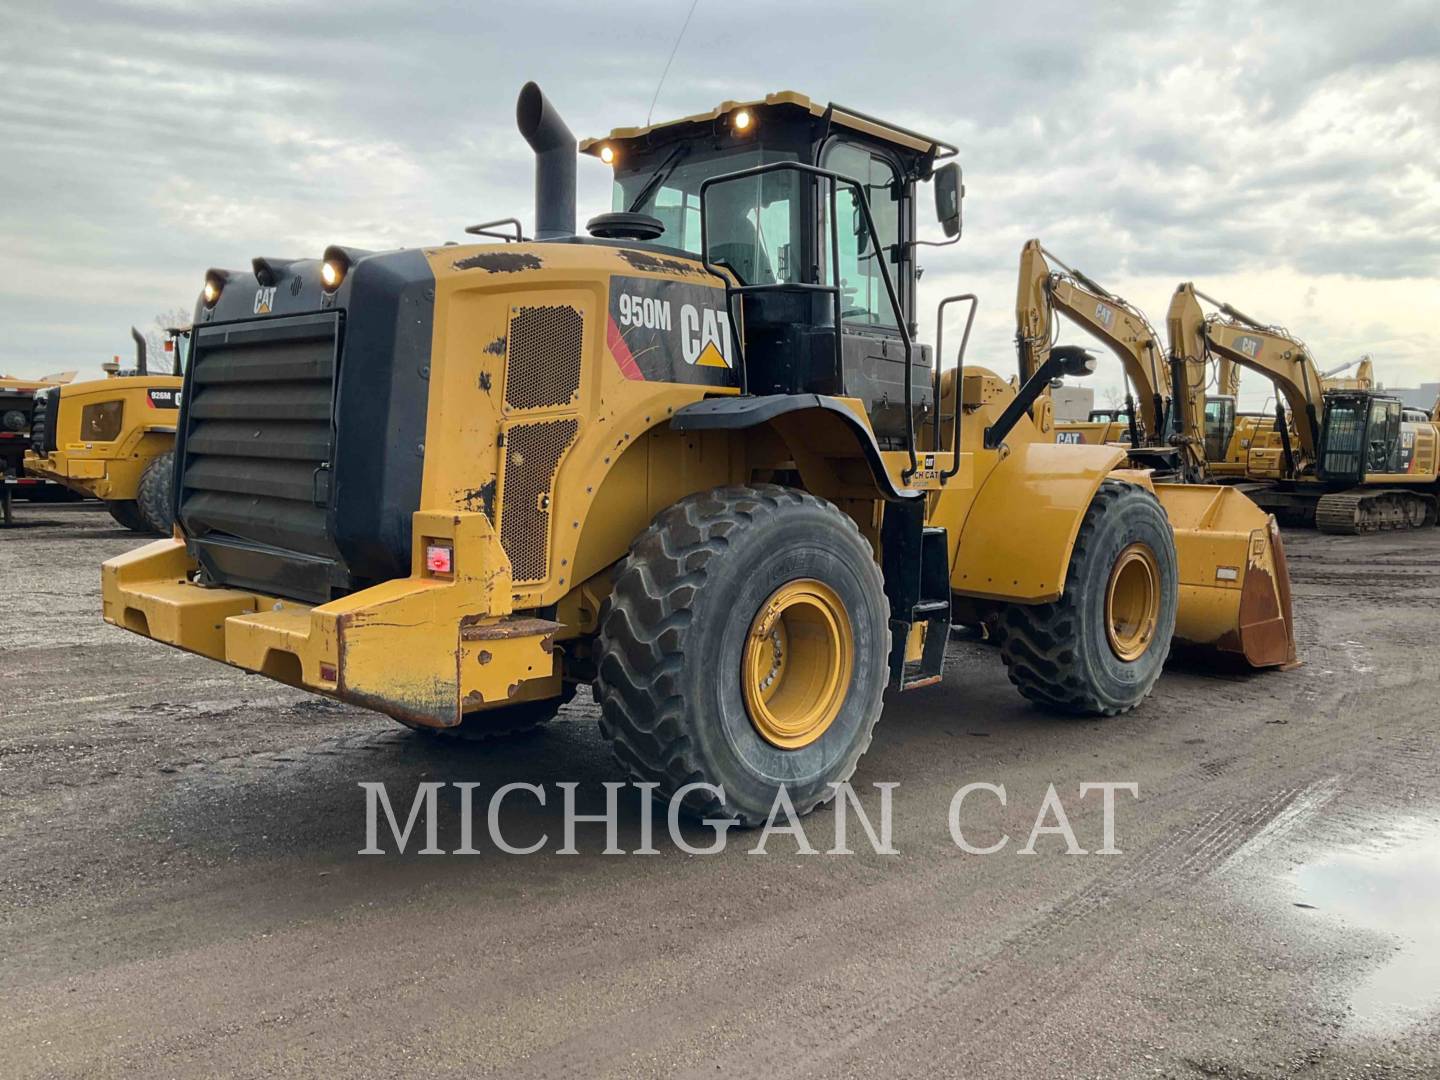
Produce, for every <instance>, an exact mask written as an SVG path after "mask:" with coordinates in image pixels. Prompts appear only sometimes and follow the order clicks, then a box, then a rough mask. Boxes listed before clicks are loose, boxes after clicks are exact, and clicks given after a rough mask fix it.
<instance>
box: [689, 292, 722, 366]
mask: <svg viewBox="0 0 1440 1080" xmlns="http://www.w3.org/2000/svg"><path fill="white" fill-rule="evenodd" d="M680 351H681V353H682V354H683V355H684V357H685V362H686V363H687V364H698V365H699V366H700V367H714V368H728V367H729V366H730V317H729V316H728V315H727V314H725V312H723V311H716V310H715V309H714V308H710V307H699V308H697V307H696V306H695V305H694V304H685V305H683V306H682V307H681V308H680Z"/></svg>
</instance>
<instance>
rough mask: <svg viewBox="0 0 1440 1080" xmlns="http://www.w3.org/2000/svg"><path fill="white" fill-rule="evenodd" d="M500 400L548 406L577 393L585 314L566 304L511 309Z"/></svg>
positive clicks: (514, 404) (528, 406)
mask: <svg viewBox="0 0 1440 1080" xmlns="http://www.w3.org/2000/svg"><path fill="white" fill-rule="evenodd" d="M506 341H507V350H506V354H505V404H506V405H507V406H508V407H509V408H511V409H553V408H556V407H557V406H562V405H569V404H570V403H571V402H573V401H574V400H575V398H576V397H577V396H578V395H579V392H580V358H581V355H582V354H583V352H584V346H585V317H584V316H583V315H581V314H580V312H579V311H577V310H576V309H575V308H573V307H570V306H568V305H557V306H553V307H522V308H515V309H514V310H513V313H512V314H511V316H510V333H509V335H508V337H507V338H506Z"/></svg>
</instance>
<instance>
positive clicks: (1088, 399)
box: [1050, 386, 1434, 420]
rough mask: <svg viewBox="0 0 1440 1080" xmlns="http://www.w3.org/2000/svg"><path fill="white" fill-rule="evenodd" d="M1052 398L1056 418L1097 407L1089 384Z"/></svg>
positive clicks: (1083, 416) (1086, 415)
mask: <svg viewBox="0 0 1440 1080" xmlns="http://www.w3.org/2000/svg"><path fill="white" fill-rule="evenodd" d="M1050 400H1051V401H1053V402H1054V403H1055V419H1056V420H1088V419H1090V410H1091V409H1093V408H1094V407H1095V391H1094V390H1091V389H1090V388H1089V387H1088V386H1061V387H1057V388H1056V389H1054V390H1051V391H1050ZM1431 401H1432V402H1433V401H1434V399H1433V398H1432V399H1431Z"/></svg>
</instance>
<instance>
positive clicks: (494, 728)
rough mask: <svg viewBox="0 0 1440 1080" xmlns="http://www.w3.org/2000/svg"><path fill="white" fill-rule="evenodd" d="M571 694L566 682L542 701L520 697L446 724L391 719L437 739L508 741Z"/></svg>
mask: <svg viewBox="0 0 1440 1080" xmlns="http://www.w3.org/2000/svg"><path fill="white" fill-rule="evenodd" d="M574 696H575V687H574V686H573V685H572V684H570V683H566V684H565V692H564V693H562V694H561V695H560V696H559V697H553V698H546V699H544V700H543V701H522V702H520V703H519V704H518V705H501V706H500V707H499V708H495V709H482V710H481V711H479V712H473V713H467V714H466V716H465V718H464V719H463V720H461V721H460V723H458V724H456V725H455V726H454V727H448V728H437V727H428V726H426V725H424V724H416V723H414V722H412V721H410V720H405V719H402V718H401V717H398V716H392V717H391V719H392V720H394V721H395V722H396V723H398V724H400V725H401V726H403V727H407V728H409V729H410V730H411V731H413V732H415V733H416V734H417V735H422V736H425V737H426V738H432V739H435V740H438V741H445V740H449V741H452V742H466V743H499V742H510V741H513V740H516V739H523V738H526V737H528V736H530V735H533V734H535V733H536V732H537V731H539V730H540V728H541V727H542V726H543V725H545V724H548V723H549V722H550V721H551V720H554V719H555V717H556V715H557V714H558V713H559V712H560V709H561V708H562V707H563V706H564V705H565V704H566V703H567V702H569V701H570V699H571V698H573V697H574Z"/></svg>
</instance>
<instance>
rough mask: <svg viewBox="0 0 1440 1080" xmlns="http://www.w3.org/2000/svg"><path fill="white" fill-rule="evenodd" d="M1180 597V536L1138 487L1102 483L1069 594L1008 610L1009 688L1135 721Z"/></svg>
mask: <svg viewBox="0 0 1440 1080" xmlns="http://www.w3.org/2000/svg"><path fill="white" fill-rule="evenodd" d="M1179 589H1180V586H1179V574H1178V572H1177V560H1176V557H1175V537H1174V533H1173V532H1172V531H1171V528H1170V522H1169V519H1168V518H1167V517H1166V516H1165V511H1164V509H1163V508H1162V507H1161V505H1160V501H1159V500H1158V499H1156V498H1155V496H1154V495H1153V494H1151V493H1150V492H1149V491H1146V490H1145V489H1144V488H1141V487H1137V486H1136V485H1134V484H1127V483H1124V482H1123V481H1119V480H1106V481H1104V482H1103V483H1102V484H1101V485H1100V490H1099V491H1097V492H1096V493H1095V498H1094V499H1093V500H1092V501H1091V503H1090V507H1089V509H1087V510H1086V512H1085V520H1084V521H1083V522H1082V523H1081V526H1080V533H1079V535H1078V536H1077V537H1076V539H1075V547H1074V549H1073V551H1072V552H1071V555H1070V567H1069V571H1068V573H1067V574H1066V577H1065V592H1064V594H1063V595H1062V596H1061V597H1060V599H1059V600H1056V601H1055V602H1053V603H1049V604H1012V605H1010V606H1009V607H1008V608H1006V609H1005V612H1004V634H1003V636H1002V638H1001V646H1000V656H1001V659H1003V660H1004V662H1005V666H1006V668H1008V669H1009V672H1010V681H1011V682H1012V683H1014V684H1015V686H1016V687H1017V688H1018V689H1019V690H1020V693H1021V694H1023V695H1024V696H1025V697H1026V698H1028V699H1029V700H1030V701H1033V702H1036V703H1037V704H1039V705H1043V706H1045V707H1046V708H1049V709H1053V710H1055V711H1057V712H1063V713H1070V714H1073V715H1079V716H1115V715H1117V714H1119V713H1123V712H1128V711H1129V710H1131V709H1133V708H1134V707H1135V706H1136V705H1138V704H1140V702H1141V701H1142V700H1144V698H1145V696H1146V695H1147V694H1149V693H1150V690H1151V688H1152V687H1154V685H1155V681H1156V680H1157V679H1158V678H1159V677H1160V670H1161V668H1163V667H1164V666H1165V659H1166V657H1167V656H1169V654H1170V639H1171V637H1172V636H1173V635H1174V633H1175V610H1176V607H1177V605H1178V603H1179Z"/></svg>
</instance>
